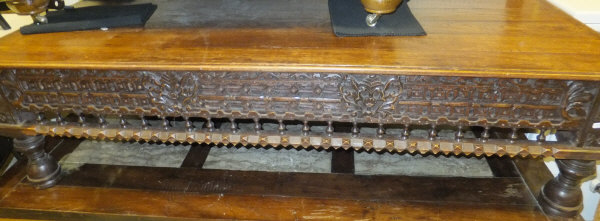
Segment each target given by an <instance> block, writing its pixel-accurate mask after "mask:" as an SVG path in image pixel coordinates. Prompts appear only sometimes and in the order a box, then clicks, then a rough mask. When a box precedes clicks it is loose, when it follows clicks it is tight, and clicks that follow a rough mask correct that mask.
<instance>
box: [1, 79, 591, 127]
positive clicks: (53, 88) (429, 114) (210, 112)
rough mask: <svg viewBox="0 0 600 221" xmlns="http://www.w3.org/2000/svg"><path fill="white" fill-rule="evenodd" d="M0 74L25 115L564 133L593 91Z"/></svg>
mask: <svg viewBox="0 0 600 221" xmlns="http://www.w3.org/2000/svg"><path fill="white" fill-rule="evenodd" d="M0 80H1V81H0V82H1V85H0V87H1V91H2V93H3V96H4V97H5V98H6V99H7V100H8V101H9V102H10V104H11V105H12V106H13V107H16V108H19V109H21V110H24V111H31V112H41V111H48V112H74V113H89V114H103V115H107V114H108V115H110V114H115V115H116V114H122V115H144V116H151V115H152V116H186V117H212V118H219V117H226V118H229V117H235V118H271V119H284V120H286V119H288V120H292V119H294V120H309V121H312V120H315V121H343V122H358V123H361V122H363V123H386V124H387V123H395V124H430V123H439V124H461V125H492V126H500V127H547V128H550V127H553V128H562V129H574V128H577V126H578V125H580V123H581V121H583V120H584V119H585V117H586V116H587V115H588V113H589V111H590V108H591V103H592V99H593V98H594V97H595V96H597V95H598V89H597V88H598V87H597V86H598V84H597V83H594V82H585V81H562V80H543V79H499V78H472V77H440V76H395V75H362V74H338V73H268V72H263V73H256V72H202V71H189V72H185V71H180V72H175V71H105V70H24V69H5V70H1V73H0Z"/></svg>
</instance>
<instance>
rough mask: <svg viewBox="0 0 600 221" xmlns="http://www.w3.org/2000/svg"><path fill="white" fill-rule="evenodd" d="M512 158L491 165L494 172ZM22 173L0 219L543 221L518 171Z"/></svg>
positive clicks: (62, 148)
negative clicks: (52, 179)
mask: <svg viewBox="0 0 600 221" xmlns="http://www.w3.org/2000/svg"><path fill="white" fill-rule="evenodd" d="M53 140H55V139H50V142H52V141H53ZM78 141H79V140H74V139H65V141H64V142H60V144H59V145H58V147H57V148H53V149H54V151H52V152H51V153H50V154H51V155H53V157H56V158H60V157H62V156H63V155H65V154H68V153H69V152H70V151H71V150H73V147H76V145H77V143H78ZM192 155H195V156H197V155H196V154H195V153H189V155H188V157H190V156H192ZM501 164H507V165H501ZM511 164H512V162H511V161H503V162H501V163H495V164H494V165H496V166H497V167H498V168H495V169H494V170H502V168H509V167H510V165H511ZM197 166H198V165H197ZM199 166H201V165H199ZM23 169H24V167H21V168H20V170H23ZM542 169H545V168H542ZM17 170H18V168H17ZM546 170H547V169H546ZM12 171H14V170H12ZM23 176H24V174H20V175H19V174H15V173H11V174H10V175H8V176H6V177H0V184H2V185H0V188H9V189H10V192H0V194H1V195H0V218H29V219H59V220H81V219H103V220H104V219H111V220H113V219H114V220H187V219H216V220H219V219H240V220H247V219H254V220H331V219H351V220H355V219H365V220H382V219H383V220H386V219H401V220H465V219H468V220H506V219H511V220H546V216H545V215H544V214H543V213H542V212H541V210H540V208H539V207H538V205H537V201H536V199H535V197H533V194H531V192H530V190H529V188H528V187H527V185H526V184H525V183H524V182H523V181H522V179H521V177H502V176H496V177H489V178H464V177H406V176H389V175H386V176H355V175H351V174H341V173H331V174H311V173H285V172H256V171H255V172H252V171H226V170H204V169H201V168H198V167H185V168H184V167H182V168H149V167H136V166H116V165H97V164H85V165H82V166H81V167H79V168H78V169H77V170H75V171H72V172H70V173H68V174H65V176H64V177H63V178H62V179H61V181H60V182H59V183H58V184H57V185H56V186H55V187H53V188H50V189H46V190H36V189H34V188H33V187H31V186H30V185H24V184H26V181H25V180H24V179H23ZM2 180H18V181H17V182H13V183H6V182H5V183H2ZM398 187H402V188H398ZM364 188H369V191H364ZM190 205H194V206H190ZM197 205H202V206H197Z"/></svg>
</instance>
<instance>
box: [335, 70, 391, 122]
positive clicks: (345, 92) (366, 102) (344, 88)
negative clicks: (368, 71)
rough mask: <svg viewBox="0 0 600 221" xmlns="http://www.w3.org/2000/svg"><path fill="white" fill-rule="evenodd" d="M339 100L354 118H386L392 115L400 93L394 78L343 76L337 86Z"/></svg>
mask: <svg viewBox="0 0 600 221" xmlns="http://www.w3.org/2000/svg"><path fill="white" fill-rule="evenodd" d="M338 89H339V92H340V96H341V97H340V98H341V100H342V102H343V103H344V104H346V106H347V107H348V108H349V110H350V111H351V112H352V115H353V116H355V117H373V118H379V119H382V118H386V117H388V116H390V115H391V114H392V113H393V110H394V108H395V106H396V103H397V101H398V99H399V96H400V94H401V93H402V83H400V81H398V78H397V77H395V76H392V77H388V76H375V75H368V76H366V77H364V78H360V77H359V76H357V77H353V76H344V79H343V80H342V83H340V85H339V86H338Z"/></svg>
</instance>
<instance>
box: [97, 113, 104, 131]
mask: <svg viewBox="0 0 600 221" xmlns="http://www.w3.org/2000/svg"><path fill="white" fill-rule="evenodd" d="M98 124H99V125H100V127H102V128H104V127H106V118H105V117H104V115H102V114H101V115H99V116H98Z"/></svg>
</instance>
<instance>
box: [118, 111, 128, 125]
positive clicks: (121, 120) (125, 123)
mask: <svg viewBox="0 0 600 221" xmlns="http://www.w3.org/2000/svg"><path fill="white" fill-rule="evenodd" d="M119 125H121V128H127V119H125V116H123V115H122V114H119Z"/></svg>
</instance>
